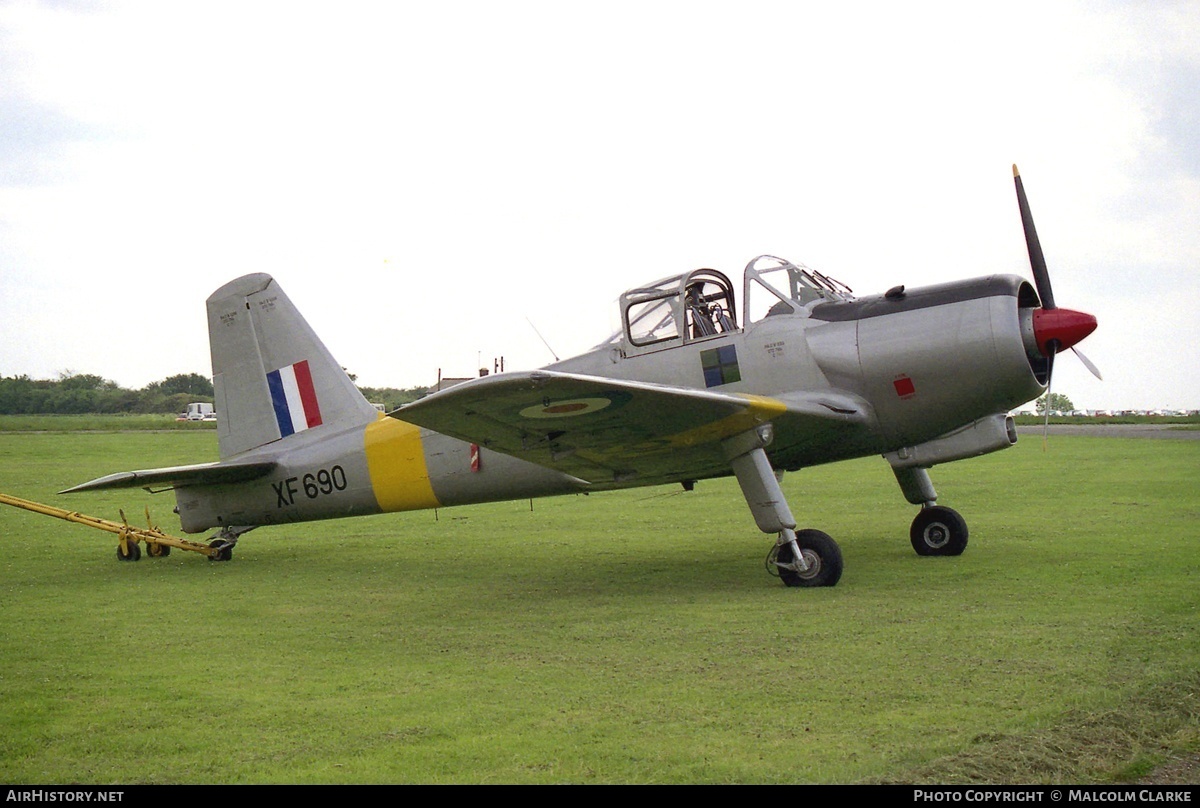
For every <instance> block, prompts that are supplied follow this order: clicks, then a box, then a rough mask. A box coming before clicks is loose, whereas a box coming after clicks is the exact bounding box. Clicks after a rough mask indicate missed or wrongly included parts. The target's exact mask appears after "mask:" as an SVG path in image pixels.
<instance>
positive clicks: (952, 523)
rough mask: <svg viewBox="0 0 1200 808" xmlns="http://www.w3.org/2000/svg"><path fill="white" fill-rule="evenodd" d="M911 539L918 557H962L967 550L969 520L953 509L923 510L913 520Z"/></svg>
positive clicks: (935, 508)
mask: <svg viewBox="0 0 1200 808" xmlns="http://www.w3.org/2000/svg"><path fill="white" fill-rule="evenodd" d="M909 537H910V538H911V539H912V546H913V549H914V550H916V551H917V555H923V556H956V555H962V552H963V550H965V549H967V520H965V519H963V518H962V516H961V515H960V514H959V513H958V511H956V510H954V509H953V508H943V507H942V506H940V505H934V506H933V507H931V508H922V509H921V512H920V513H918V514H917V518H916V519H913V523H912V528H910V529H909Z"/></svg>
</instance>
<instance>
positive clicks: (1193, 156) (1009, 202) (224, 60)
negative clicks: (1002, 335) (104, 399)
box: [0, 0, 1200, 408]
mask: <svg viewBox="0 0 1200 808" xmlns="http://www.w3.org/2000/svg"><path fill="white" fill-rule="evenodd" d="M1198 116H1200V3H1198V2H1179V3H1169V2H1146V3H1111V4H1110V3H1103V2H1089V3H1067V2H1045V0H1042V1H1041V2H1034V3H1018V2H1005V3H994V4H987V5H986V6H985V5H984V4H979V3H961V2H955V3H945V4H941V3H922V2H906V3H858V4H850V3H844V4H842V3H830V2H828V0H820V2H811V3H809V2H797V1H796V0H790V1H789V2H755V1H754V0H738V1H737V2H700V1H697V0H690V1H689V2H654V1H653V0H638V1H637V2H622V1H621V0H605V2H603V3H598V2H564V1H562V0H559V1H558V2H522V0H506V2H454V1H453V0H450V1H449V2H437V3H433V2H378V3H368V2H358V3H356V2H343V3H336V4H335V3H330V2H312V3H303V2H286V3H285V2H245V1H243V2H211V1H210V2H204V3H161V2H108V3H89V2H65V1H64V2H42V3H35V2H3V1H2V0H0V289H2V291H3V295H2V297H0V329H2V330H0V334H2V335H3V341H2V351H0V375H5V376H11V375H17V374H28V375H30V376H33V377H35V378H55V377H57V376H58V375H59V374H60V373H63V372H66V371H74V372H81V373H95V374H99V375H101V376H103V377H105V378H109V379H112V380H114V381H116V382H118V383H119V384H121V385H122V386H126V387H135V388H136V387H142V386H144V385H145V384H147V383H149V382H152V381H156V380H159V379H162V378H165V377H166V376H169V375H173V374H176V373H190V372H198V373H203V374H205V375H208V374H209V373H210V372H211V370H210V363H209V356H208V337H207V325H206V320H205V310H204V301H205V298H206V297H207V296H208V295H209V294H210V293H211V292H212V291H213V290H214V289H216V288H217V287H218V286H220V285H222V284H223V283H225V282H226V281H228V280H231V279H232V278H234V277H237V276H239V275H242V274H244V273H247V272H269V273H271V274H272V275H274V276H275V277H276V279H277V280H278V281H279V282H280V284H281V285H282V286H283V288H284V289H285V290H286V291H287V293H288V295H289V296H290V297H291V298H292V300H293V301H294V302H295V303H296V304H297V305H298V306H299V307H300V309H301V311H303V312H304V313H305V315H306V316H307V317H308V319H309V321H310V322H311V323H312V325H313V327H314V328H315V329H316V330H317V332H318V333H319V334H320V335H321V336H322V337H323V339H324V340H325V342H326V344H327V345H328V346H329V347H330V349H331V350H332V351H333V353H334V355H335V356H336V357H337V358H338V360H339V361H340V362H341V363H342V364H343V365H345V366H346V367H347V368H348V369H349V370H350V371H351V372H353V373H356V374H357V375H358V379H359V383H360V384H365V385H370V386H397V387H407V386H412V385H419V384H420V385H423V384H431V383H432V382H433V381H434V380H435V379H436V377H437V373H438V370H439V368H440V369H441V370H442V372H443V373H444V374H446V375H451V376H457V375H473V374H474V372H475V371H476V369H477V368H478V367H479V365H480V362H481V360H482V363H483V364H488V365H490V364H491V361H492V357H496V356H500V355H503V356H505V358H506V367H507V369H509V370H514V369H523V368H531V367H535V366H540V365H543V364H546V363H548V362H550V361H552V359H553V357H552V356H551V354H550V352H549V351H548V350H547V348H546V346H545V345H543V344H542V341H541V340H540V339H539V338H538V336H537V334H536V333H535V332H534V330H533V328H532V327H531V326H530V322H532V323H533V325H535V326H536V328H537V330H538V331H540V332H541V334H542V335H543V336H544V337H545V339H546V340H547V341H548V342H549V343H550V345H551V346H552V347H553V349H554V351H555V352H556V353H557V354H558V355H559V356H561V357H566V356H569V355H572V354H574V353H578V352H580V351H582V350H585V349H587V348H589V347H591V346H592V345H594V344H596V343H597V342H599V341H600V340H601V339H603V338H604V337H605V336H607V334H608V333H609V331H610V330H611V329H612V328H613V326H614V325H615V313H616V312H615V301H616V298H617V297H618V295H620V293H621V292H622V291H624V290H625V289H626V288H628V287H631V286H635V285H637V284H639V283H642V282H645V281H649V280H653V279H656V278H659V277H661V276H664V275H668V274H673V273H676V272H682V271H685V270H688V269H693V268H696V267H700V266H709V267H715V268H717V269H721V270H723V271H724V272H726V274H728V275H730V276H731V277H733V278H735V280H739V281H740V277H741V272H742V268H743V267H744V266H745V264H746V262H747V261H749V260H750V259H752V258H753V257H754V256H756V255H758V254H760V253H771V254H775V255H780V256H784V257H786V258H790V259H791V260H793V261H798V262H804V263H807V264H809V265H810V266H813V267H815V268H817V269H820V270H821V271H823V272H825V273H826V274H829V275H832V276H834V277H836V278H838V279H840V280H842V281H843V282H845V283H846V284H848V285H849V286H850V287H852V288H853V289H854V290H855V292H856V293H858V294H871V293H878V292H882V291H884V290H886V289H887V288H889V287H891V286H893V285H895V284H899V283H903V284H906V285H908V286H909V287H914V286H921V285H925V284H929V283H937V282H942V281H947V280H952V279H957V278H966V277H974V276H979V275H986V274H991V273H997V272H1005V273H1018V274H1022V275H1025V276H1028V275H1029V266H1028V258H1027V256H1026V253H1025V245H1024V240H1023V237H1022V233H1021V225H1020V219H1019V216H1018V212H1017V204H1016V201H1015V195H1014V192H1013V187H1012V172H1011V165H1012V164H1013V163H1014V162H1015V163H1017V164H1018V165H1019V166H1020V168H1021V174H1022V177H1023V178H1024V180H1025V186H1026V190H1027V191H1028V193H1029V197H1030V202H1031V206H1032V209H1033V213H1034V216H1035V218H1036V221H1037V226H1038V231H1039V235H1040V236H1041V240H1042V245H1043V247H1044V249H1045V252H1046V257H1047V261H1048V263H1049V266H1050V272H1051V277H1052V279H1053V282H1054V291H1055V297H1056V300H1057V303H1058V304H1059V305H1060V306H1064V307H1068V308H1076V309H1081V310H1084V311H1089V312H1092V313H1093V314H1095V315H1096V316H1097V317H1098V319H1099V321H1100V328H1099V330H1098V331H1097V332H1096V333H1095V334H1093V335H1092V336H1091V337H1089V338H1088V339H1087V340H1086V341H1085V342H1084V343H1082V344H1081V345H1080V348H1081V349H1082V350H1083V351H1084V352H1085V353H1086V354H1087V355H1088V356H1089V357H1090V358H1091V359H1092V360H1093V361H1094V362H1095V363H1096V364H1098V365H1099V366H1100V367H1101V369H1102V370H1103V371H1104V375H1105V381H1103V382H1099V381H1096V380H1094V379H1093V378H1092V377H1091V376H1090V375H1089V374H1088V373H1087V372H1086V370H1084V369H1083V367H1082V366H1081V365H1080V364H1079V363H1078V362H1077V361H1075V360H1074V357H1064V358H1063V360H1061V361H1060V362H1059V363H1058V365H1057V367H1056V371H1057V372H1056V376H1055V390H1056V391H1059V392H1063V393H1066V394H1067V395H1068V396H1070V397H1071V398H1072V399H1073V400H1074V402H1075V403H1076V405H1077V406H1080V407H1086V408H1125V407H1178V408H1183V407H1188V408H1196V407H1200V361H1198V360H1200V347H1198V346H1200V317H1198V316H1197V309H1198V304H1200V120H1198Z"/></svg>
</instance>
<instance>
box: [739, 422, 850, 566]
mask: <svg viewBox="0 0 1200 808" xmlns="http://www.w3.org/2000/svg"><path fill="white" fill-rule="evenodd" d="M772 437H774V434H773V430H772V428H771V425H770V424H763V425H761V426H759V427H758V428H756V429H754V430H751V431H749V432H744V433H742V434H740V435H735V436H734V437H732V438H729V439H728V440H726V441H725V443H724V449H725V455H726V457H728V458H729V462H730V464H731V465H732V466H733V473H734V474H735V475H737V481H738V485H739V486H741V489H742V494H743V495H744V496H745V497H746V504H747V505H749V506H750V512H751V513H752V514H753V515H754V522H755V524H757V525H758V529H759V530H761V531H762V532H764V533H775V534H778V536H779V538H778V539H777V540H776V542H775V546H774V547H772V548H771V552H770V553H769V554H768V555H767V569H768V570H771V569H772V568H774V569H773V571H774V572H776V573H778V575H779V579H780V580H781V581H783V582H784V583H785V584H787V585H788V586H833V585H834V584H836V583H837V582H838V579H840V578H841V577H842V551H841V550H839V549H838V546H837V542H835V541H834V540H833V539H831V538H830V537H829V536H828V535H826V534H824V533H822V532H821V531H819V530H800V531H797V530H796V519H795V517H793V516H792V512H791V510H790V509H789V508H788V504H787V500H785V499H784V497H783V489H782V488H780V487H779V480H778V479H777V478H776V477H775V471H774V469H772V468H771V461H770V460H768V459H767V454H766V452H765V451H763V447H765V446H766V445H767V444H769V443H770V442H771V439H772Z"/></svg>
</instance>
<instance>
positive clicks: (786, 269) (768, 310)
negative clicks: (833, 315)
mask: <svg viewBox="0 0 1200 808" xmlns="http://www.w3.org/2000/svg"><path fill="white" fill-rule="evenodd" d="M743 299H744V300H745V303H746V316H745V318H744V321H745V322H746V323H756V322H758V321H759V320H761V319H763V318H764V317H771V316H774V315H778V314H803V313H805V312H807V311H809V310H811V308H812V306H814V305H816V304H818V303H836V302H841V301H846V300H853V299H854V295H853V294H851V290H850V287H848V286H846V285H845V284H844V283H842V282H841V281H837V280H834V279H833V278H830V277H829V276H828V275H823V274H821V273H820V272H817V271H816V270H815V269H811V268H809V267H806V266H804V265H803V264H793V263H792V262H791V261H786V260H784V259H782V258H776V257H775V256H773V255H760V256H758V257H757V258H755V259H754V260H753V261H751V262H750V263H749V264H747V265H746V275H745V288H744V291H743Z"/></svg>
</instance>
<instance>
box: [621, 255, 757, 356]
mask: <svg viewBox="0 0 1200 808" xmlns="http://www.w3.org/2000/svg"><path fill="white" fill-rule="evenodd" d="M621 314H622V318H623V328H624V337H625V339H626V340H627V342H628V345H629V346H630V347H631V348H632V349H634V350H635V351H639V350H646V349H650V350H658V349H661V348H666V347H671V346H673V345H680V344H683V343H685V342H694V341H696V340H703V339H708V338H710V337H715V336H720V335H722V334H730V333H733V332H736V331H739V330H740V328H739V327H738V323H737V309H736V307H735V301H734V292H733V284H732V283H731V282H730V280H729V278H727V277H725V275H724V274H722V273H720V272H718V271H717V270H715V269H697V270H693V271H692V272H687V273H684V274H682V275H675V276H673V277H670V278H664V279H662V280H660V281H657V282H656V283H654V284H651V285H650V286H647V287H643V288H639V289H631V290H629V291H628V292H626V293H625V294H623V295H621Z"/></svg>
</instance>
